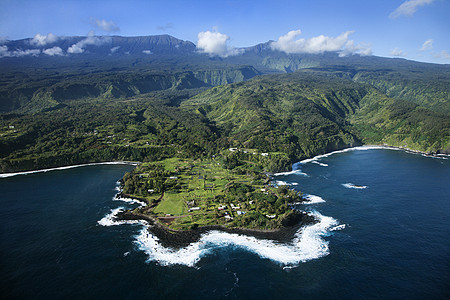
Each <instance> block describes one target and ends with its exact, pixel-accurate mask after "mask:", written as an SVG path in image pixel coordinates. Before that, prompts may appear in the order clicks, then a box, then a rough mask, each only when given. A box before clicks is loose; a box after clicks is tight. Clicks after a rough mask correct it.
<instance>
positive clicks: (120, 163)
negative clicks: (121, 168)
mask: <svg viewBox="0 0 450 300" xmlns="http://www.w3.org/2000/svg"><path fill="white" fill-rule="evenodd" d="M138 164H139V163H138V162H131V161H110V162H100V163H88V164H81V165H72V166H64V167H57V168H51V169H42V170H34V171H25V172H18V173H2V174H0V178H7V177H12V176H18V175H29V174H34V173H45V172H50V171H59V170H67V169H73V168H79V167H87V166H98V165H132V166H137V165H138Z"/></svg>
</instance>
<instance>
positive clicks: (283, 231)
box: [117, 211, 317, 248]
mask: <svg viewBox="0 0 450 300" xmlns="http://www.w3.org/2000/svg"><path fill="white" fill-rule="evenodd" d="M290 216H292V217H289V220H288V221H286V225H285V224H283V226H284V227H282V228H279V229H274V230H262V229H248V228H228V227H224V226H202V227H197V228H195V229H192V230H172V229H170V228H168V227H166V226H164V225H162V224H160V223H159V222H158V221H157V220H156V218H154V217H152V216H150V215H144V214H138V213H134V212H131V211H124V212H122V213H119V214H118V215H117V217H118V218H119V219H121V220H145V221H147V222H149V223H150V224H151V226H150V227H149V229H148V230H149V231H150V232H151V233H152V234H154V235H155V236H156V237H158V239H159V242H160V243H161V244H162V245H163V246H164V247H171V248H183V247H186V246H188V245H189V244H191V243H194V242H197V241H198V240H199V239H200V237H201V235H202V234H204V233H207V232H209V231H213V230H217V231H223V232H227V233H234V234H242V235H249V236H253V237H256V238H258V239H268V240H275V241H279V242H283V243H286V242H290V241H291V240H292V239H293V238H294V236H295V233H296V232H298V230H299V229H300V227H302V226H307V225H311V224H314V223H316V222H317V220H316V219H315V218H314V217H312V216H310V215H308V214H307V213H305V212H299V211H295V212H294V213H293V214H291V215H290Z"/></svg>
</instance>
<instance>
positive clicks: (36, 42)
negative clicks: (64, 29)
mask: <svg viewBox="0 0 450 300" xmlns="http://www.w3.org/2000/svg"><path fill="white" fill-rule="evenodd" d="M58 39H59V38H58V37H57V36H56V35H54V34H53V33H51V32H50V33H49V34H47V35H41V34H40V33H38V34H36V35H35V36H34V38H33V39H32V40H31V41H30V44H31V45H33V46H38V47H39V46H45V45H47V44H52V43H54V42H56V41H57V40H58Z"/></svg>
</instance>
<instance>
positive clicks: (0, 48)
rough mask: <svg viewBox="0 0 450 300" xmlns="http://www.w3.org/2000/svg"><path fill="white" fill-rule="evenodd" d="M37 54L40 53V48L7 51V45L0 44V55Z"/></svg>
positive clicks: (20, 55)
mask: <svg viewBox="0 0 450 300" xmlns="http://www.w3.org/2000/svg"><path fill="white" fill-rule="evenodd" d="M39 54H41V50H40V49H28V50H21V49H19V50H14V51H9V50H8V46H0V57H22V56H38V55H39Z"/></svg>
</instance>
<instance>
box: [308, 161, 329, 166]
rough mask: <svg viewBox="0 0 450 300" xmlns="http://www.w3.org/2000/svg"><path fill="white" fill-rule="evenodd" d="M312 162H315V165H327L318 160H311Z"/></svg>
mask: <svg viewBox="0 0 450 300" xmlns="http://www.w3.org/2000/svg"><path fill="white" fill-rule="evenodd" d="M312 163H314V164H317V165H319V166H322V167H328V165H327V164H324V163H321V162H320V161H317V160H313V161H312Z"/></svg>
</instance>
